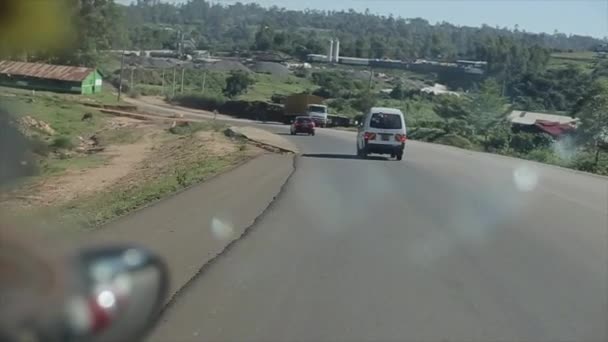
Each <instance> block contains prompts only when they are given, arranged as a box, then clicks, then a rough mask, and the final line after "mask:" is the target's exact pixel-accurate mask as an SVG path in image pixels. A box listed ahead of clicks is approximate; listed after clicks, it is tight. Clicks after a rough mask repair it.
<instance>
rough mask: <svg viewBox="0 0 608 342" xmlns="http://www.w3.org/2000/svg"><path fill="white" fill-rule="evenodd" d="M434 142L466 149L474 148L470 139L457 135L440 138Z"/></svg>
mask: <svg viewBox="0 0 608 342" xmlns="http://www.w3.org/2000/svg"><path fill="white" fill-rule="evenodd" d="M434 142H436V143H438V144H442V145H450V146H456V147H460V148H466V149H470V148H471V147H473V144H471V142H470V141H469V139H467V138H465V137H461V136H460V135H456V134H446V135H443V136H440V137H439V138H437V139H435V141H434Z"/></svg>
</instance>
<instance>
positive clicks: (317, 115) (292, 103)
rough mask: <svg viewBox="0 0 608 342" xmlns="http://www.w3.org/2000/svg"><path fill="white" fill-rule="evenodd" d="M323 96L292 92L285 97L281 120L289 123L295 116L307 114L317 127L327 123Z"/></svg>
mask: <svg viewBox="0 0 608 342" xmlns="http://www.w3.org/2000/svg"><path fill="white" fill-rule="evenodd" d="M322 103H323V98H322V97H319V96H316V95H310V94H294V95H291V96H288V97H286V98H285V107H284V110H285V112H284V116H283V122H284V123H286V124H289V123H291V122H292V121H293V119H294V118H295V117H296V116H309V117H310V118H311V119H312V120H313V121H314V122H315V125H317V126H318V127H325V126H326V125H327V106H326V105H324V104H322Z"/></svg>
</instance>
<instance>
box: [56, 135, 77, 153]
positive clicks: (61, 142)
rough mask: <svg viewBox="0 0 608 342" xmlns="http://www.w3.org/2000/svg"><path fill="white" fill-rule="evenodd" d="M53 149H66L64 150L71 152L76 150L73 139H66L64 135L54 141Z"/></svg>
mask: <svg viewBox="0 0 608 342" xmlns="http://www.w3.org/2000/svg"><path fill="white" fill-rule="evenodd" d="M51 147H54V148H57V149H64V150H69V149H72V148H74V143H73V142H72V139H70V137H66V136H64V135H62V136H59V137H56V138H55V139H53V143H52V144H51Z"/></svg>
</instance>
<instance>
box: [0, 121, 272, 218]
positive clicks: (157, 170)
mask: <svg viewBox="0 0 608 342" xmlns="http://www.w3.org/2000/svg"><path fill="white" fill-rule="evenodd" d="M125 127H129V128H133V129H142V130H145V134H144V136H143V138H142V139H140V140H139V141H138V142H136V143H133V144H125V145H110V146H107V147H106V149H105V150H104V151H103V152H101V153H99V154H98V155H100V156H106V157H108V162H106V163H105V164H104V165H101V166H97V167H92V168H87V169H80V170H68V171H67V172H65V173H63V174H61V175H56V176H50V177H45V178H44V179H42V180H40V181H36V182H34V183H30V184H28V185H27V186H25V187H22V188H21V189H19V190H17V191H15V192H13V193H11V194H8V196H6V200H4V201H2V200H0V207H5V208H30V207H46V206H56V205H60V204H63V203H66V202H69V201H71V200H74V199H78V198H84V197H86V196H87V195H91V194H93V193H96V192H99V191H102V190H104V189H107V188H109V187H110V186H121V187H122V186H125V187H128V186H131V185H134V184H136V183H141V182H145V181H147V180H150V179H153V178H155V177H156V176H157V175H159V174H162V173H163V172H165V171H167V172H168V170H169V169H172V168H174V167H175V166H176V165H180V164H184V165H186V164H187V161H189V160H192V159H193V158H200V157H201V156H200V154H205V155H208V156H226V155H229V154H232V153H235V152H237V151H238V149H239V146H238V144H236V143H235V142H233V141H232V140H230V139H228V138H226V137H225V136H224V135H223V134H222V133H220V132H208V131H201V132H197V133H195V134H194V135H193V136H191V137H190V136H180V137H178V136H172V135H168V134H167V133H165V132H164V131H163V129H162V128H161V127H160V126H154V125H151V124H149V123H142V122H141V121H139V120H133V119H129V118H123V117H117V118H114V119H112V120H111V122H110V124H109V125H108V128H107V129H119V128H120V129H122V128H125ZM248 152H250V153H252V154H255V153H259V152H260V151H259V150H258V149H256V148H255V147H252V146H249V147H248Z"/></svg>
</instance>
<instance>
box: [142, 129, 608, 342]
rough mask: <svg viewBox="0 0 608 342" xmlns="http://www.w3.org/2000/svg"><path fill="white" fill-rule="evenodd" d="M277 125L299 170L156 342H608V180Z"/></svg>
mask: <svg viewBox="0 0 608 342" xmlns="http://www.w3.org/2000/svg"><path fill="white" fill-rule="evenodd" d="M261 126H263V125H261ZM267 128H268V129H270V130H273V131H275V132H279V133H281V134H285V137H286V138H287V139H290V140H291V141H293V142H294V143H295V144H296V145H297V146H298V148H299V149H300V151H301V152H302V153H303V155H302V156H300V157H298V159H297V161H296V170H295V172H294V174H293V175H292V176H291V178H290V179H289V181H288V183H287V184H286V185H285V186H284V187H283V190H282V192H281V194H280V195H279V197H278V198H277V200H276V201H275V202H274V203H273V205H271V206H270V208H268V210H267V211H266V212H265V213H264V215H263V216H262V217H261V218H260V219H259V220H258V221H257V223H256V224H255V225H254V226H253V227H251V231H250V233H249V234H247V235H246V236H245V237H244V238H242V239H241V240H239V241H238V242H237V243H236V244H235V245H233V246H232V248H231V249H230V250H229V251H227V252H226V253H224V254H222V255H221V256H219V257H218V258H216V259H215V261H213V262H212V263H211V264H210V265H209V266H208V267H207V268H206V269H205V270H204V272H202V274H201V275H200V276H198V277H197V278H195V280H194V281H192V282H191V284H190V285H189V286H188V288H186V289H185V290H184V291H182V292H181V294H180V295H179V296H178V297H177V298H176V300H175V301H174V302H173V304H172V305H170V306H169V307H168V309H167V310H166V311H165V313H164V315H163V317H162V319H161V321H160V322H159V324H158V326H157V329H156V331H155V332H154V333H153V335H152V336H151V338H150V340H152V341H391V340H392V341H585V342H587V341H607V340H608V332H607V329H608V328H607V327H608V323H607V322H608V219H607V216H608V180H607V179H606V178H601V177H595V176H591V175H587V174H581V173H576V172H573V171H568V170H564V169H560V168H556V167H551V166H545V165H542V164H537V163H530V162H524V161H520V160H517V159H510V158H505V157H500V156H493V155H487V154H482V153H474V152H468V151H463V150H459V149H455V148H451V147H445V146H438V145H431V144H423V143H416V142H408V146H407V148H406V154H405V160H404V161H402V162H397V161H392V160H384V159H383V158H373V159H371V160H360V159H356V158H355V157H354V153H355V143H354V134H352V133H349V132H337V131H330V130H319V131H318V134H317V136H315V137H308V136H297V137H291V136H289V135H287V132H288V128H287V127H281V126H273V125H268V126H267Z"/></svg>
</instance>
